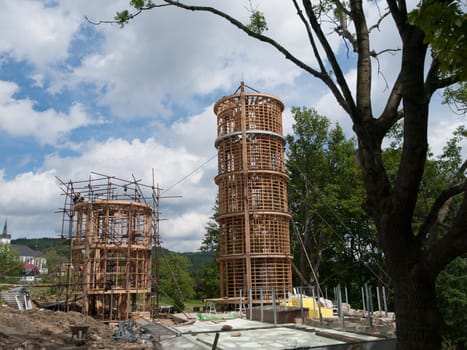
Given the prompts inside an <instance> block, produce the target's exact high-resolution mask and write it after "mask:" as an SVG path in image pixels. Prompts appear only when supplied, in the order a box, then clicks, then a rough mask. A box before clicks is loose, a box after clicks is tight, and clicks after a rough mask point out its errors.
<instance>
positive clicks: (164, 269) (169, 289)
mask: <svg viewBox="0 0 467 350" xmlns="http://www.w3.org/2000/svg"><path fill="white" fill-rule="evenodd" d="M189 265H190V262H189V260H188V258H187V257H185V256H183V255H180V254H176V253H171V252H169V253H168V256H166V255H165V254H164V256H163V258H162V260H161V265H160V272H159V273H160V275H159V289H158V290H159V292H160V293H161V295H163V296H166V297H168V298H171V299H172V300H173V303H174V305H173V306H174V310H175V311H177V312H182V311H183V309H184V308H185V300H187V299H190V298H192V297H193V295H194V290H193V279H192V278H191V276H190V274H189V273H188V270H189Z"/></svg>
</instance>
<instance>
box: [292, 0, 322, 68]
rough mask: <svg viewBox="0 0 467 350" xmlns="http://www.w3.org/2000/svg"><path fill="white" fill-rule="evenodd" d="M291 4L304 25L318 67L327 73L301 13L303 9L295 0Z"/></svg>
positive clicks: (308, 26) (311, 33)
mask: <svg viewBox="0 0 467 350" xmlns="http://www.w3.org/2000/svg"><path fill="white" fill-rule="evenodd" d="M293 4H294V6H295V9H296V10H297V15H298V17H300V20H301V21H302V23H303V25H304V26H305V30H306V33H307V35H308V41H309V42H310V45H311V47H312V48H313V54H314V55H315V58H316V60H317V61H318V65H319V68H320V69H321V72H322V73H327V72H326V67H325V66H324V63H323V60H322V59H321V55H320V54H319V50H318V47H317V46H316V43H315V39H314V38H313V32H312V31H311V28H310V25H309V23H308V22H307V20H306V18H305V16H304V15H303V11H302V9H301V8H300V6H299V5H298V3H297V0H293Z"/></svg>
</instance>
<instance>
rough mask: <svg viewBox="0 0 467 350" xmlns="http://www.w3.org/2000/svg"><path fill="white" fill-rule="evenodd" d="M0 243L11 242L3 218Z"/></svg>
mask: <svg viewBox="0 0 467 350" xmlns="http://www.w3.org/2000/svg"><path fill="white" fill-rule="evenodd" d="M0 243H5V244H10V243H11V235H9V234H8V224H7V220H6V219H5V224H4V225H3V232H2V235H1V236H0Z"/></svg>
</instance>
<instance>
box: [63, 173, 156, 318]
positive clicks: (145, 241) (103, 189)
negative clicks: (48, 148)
mask: <svg viewBox="0 0 467 350" xmlns="http://www.w3.org/2000/svg"><path fill="white" fill-rule="evenodd" d="M63 185H66V187H65V188H66V189H65V190H64V192H65V194H66V198H67V199H66V202H65V207H66V208H68V209H67V210H66V213H67V216H68V218H67V219H66V220H64V221H68V223H69V225H68V226H69V231H70V232H69V240H70V262H69V272H68V276H69V284H68V285H69V288H68V292H67V298H69V299H70V301H74V300H77V301H78V302H79V303H80V304H81V305H82V312H83V313H84V314H85V315H90V316H93V317H94V318H96V319H98V320H102V321H114V320H127V319H129V317H130V316H131V315H132V313H133V312H137V311H141V312H148V311H150V309H151V291H152V288H151V287H152V281H153V280H152V278H151V262H152V259H151V249H152V247H153V245H154V243H155V241H156V240H157V230H156V228H157V225H156V218H155V214H157V207H156V206H155V205H154V202H155V203H156V204H158V200H157V198H158V197H157V196H156V195H155V192H154V190H153V193H152V195H147V196H145V195H144V194H143V191H142V190H141V189H142V188H143V186H144V185H142V184H140V183H139V182H137V181H125V180H119V179H116V178H115V177H107V176H104V177H100V178H97V179H90V180H89V181H86V182H85V181H81V182H74V183H72V182H70V183H68V184H63ZM148 187H149V186H148ZM151 203H152V205H151ZM67 216H65V215H64V217H65V218H66V217H67ZM65 226H66V225H65Z"/></svg>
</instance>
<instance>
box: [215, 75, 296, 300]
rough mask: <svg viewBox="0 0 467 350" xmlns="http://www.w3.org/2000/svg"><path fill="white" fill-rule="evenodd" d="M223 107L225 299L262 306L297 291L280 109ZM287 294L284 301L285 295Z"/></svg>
mask: <svg viewBox="0 0 467 350" xmlns="http://www.w3.org/2000/svg"><path fill="white" fill-rule="evenodd" d="M239 89H240V93H236V94H234V95H231V96H227V97H224V98H222V99H220V100H219V101H218V102H217V103H216V104H215V105H214V113H215V114H216V116H217V139H216V142H215V146H216V148H217V151H218V175H217V176H216V178H215V182H216V184H217V185H218V188H219V212H218V216H217V217H216V220H217V222H218V223H219V257H218V261H219V266H220V283H221V285H220V290H221V299H224V300H239V299H240V298H242V291H243V295H244V296H246V293H250V295H251V298H252V300H253V303H255V304H258V303H260V302H263V301H266V300H272V299H273V295H272V293H274V291H275V293H276V294H275V297H277V298H279V299H280V298H284V299H285V298H286V297H287V293H288V292H290V291H291V290H292V273H291V261H292V256H291V254H290V237H289V221H290V214H289V213H288V204H287V181H288V176H287V174H286V170H285V159H284V158H285V155H284V146H285V138H284V137H283V135H282V111H283V109H284V105H283V103H282V102H281V101H280V100H279V99H278V98H276V97H274V96H270V95H266V94H261V93H257V92H245V85H244V83H243V82H242V83H241V86H240V88H239ZM282 293H283V295H281V294H282Z"/></svg>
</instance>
